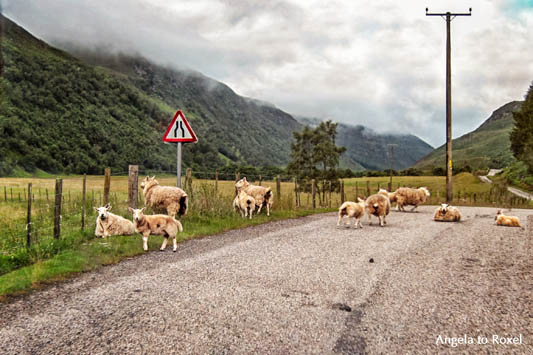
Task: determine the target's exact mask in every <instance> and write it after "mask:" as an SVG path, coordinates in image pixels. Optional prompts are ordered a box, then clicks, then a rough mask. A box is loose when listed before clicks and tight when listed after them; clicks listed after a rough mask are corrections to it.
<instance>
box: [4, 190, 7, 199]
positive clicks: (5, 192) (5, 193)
mask: <svg viewBox="0 0 533 355" xmlns="http://www.w3.org/2000/svg"><path fill="white" fill-rule="evenodd" d="M4 201H6V202H7V187H6V186H4Z"/></svg>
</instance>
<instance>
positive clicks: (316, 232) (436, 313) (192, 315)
mask: <svg viewBox="0 0 533 355" xmlns="http://www.w3.org/2000/svg"><path fill="white" fill-rule="evenodd" d="M434 208H435V207H434V206H422V207H421V208H420V212H419V213H400V212H393V213H391V215H389V217H388V219H387V221H388V224H387V226H386V227H384V228H381V227H378V226H377V225H376V224H374V225H373V226H370V225H368V223H367V221H366V219H365V220H364V224H363V225H364V228H363V229H358V230H354V229H336V228H335V224H336V218H337V217H336V215H335V214H333V213H330V214H322V215H315V216H310V217H305V218H300V219H296V220H286V221H280V222H273V223H269V224H265V225H261V226H256V227H251V228H246V229H240V230H234V231H230V232H227V233H224V234H221V235H216V236H210V237H206V238H203V239H197V240H191V241H187V242H185V243H182V244H180V245H179V248H178V252H176V253H172V252H170V251H169V252H150V253H147V254H145V255H143V256H140V257H136V258H132V259H128V260H126V261H124V262H121V263H119V264H117V265H113V266H109V267H103V268H101V269H99V270H97V271H95V272H88V273H84V274H82V275H80V276H79V277H77V278H76V279H74V280H72V281H70V282H64V283H60V284H58V285H55V286H51V287H49V288H47V289H45V290H43V291H40V292H35V293H33V294H31V295H29V296H26V297H23V298H19V299H17V300H15V301H13V302H12V303H10V304H0V314H1V316H0V349H2V353H5V354H50V353H58V354H59V353H60V354H100V353H120V354H126V353H134V354H141V353H142V354H144V353H150V354H153V353H157V354H170V353H179V354H233V353H237V354H267V353H268V354H332V353H342V354H406V353H413V354H414V353H427V354H436V353H444V352H462V353H480V352H482V353H517V354H520V353H522V354H525V353H528V351H529V350H527V349H530V350H531V344H532V343H533V334H532V332H533V328H532V327H531V319H532V318H531V317H532V316H533V314H532V309H531V305H532V304H533V292H532V288H531V280H532V279H533V258H531V255H532V254H531V245H532V235H533V229H532V223H533V210H516V211H513V214H516V215H518V216H519V217H520V218H521V220H522V223H523V224H524V225H525V226H526V229H522V228H505V227H497V226H495V224H494V215H495V213H496V208H467V207H464V208H461V211H462V212H463V215H464V217H465V220H464V222H462V223H458V224H450V223H438V222H434V221H432V214H433V210H434ZM528 215H530V218H529V221H528V218H527V216H528ZM374 222H375V220H374ZM184 227H185V228H186V227H187V226H186V223H184ZM139 243H141V240H140V237H139ZM348 307H349V308H348ZM348 310H350V311H348ZM463 334H466V335H467V336H472V337H476V338H477V337H478V336H482V337H488V338H489V339H490V341H491V342H492V335H494V334H495V335H498V336H506V337H513V336H516V337H519V336H521V337H522V338H521V339H522V341H523V342H525V343H527V344H529V345H526V344H522V345H507V346H502V345H494V344H491V343H489V344H488V345H482V344H471V345H459V346H458V347H456V348H452V347H450V345H446V344H436V343H437V342H438V339H439V336H440V337H441V338H442V339H445V338H446V337H448V338H451V337H458V336H461V337H462V336H463Z"/></svg>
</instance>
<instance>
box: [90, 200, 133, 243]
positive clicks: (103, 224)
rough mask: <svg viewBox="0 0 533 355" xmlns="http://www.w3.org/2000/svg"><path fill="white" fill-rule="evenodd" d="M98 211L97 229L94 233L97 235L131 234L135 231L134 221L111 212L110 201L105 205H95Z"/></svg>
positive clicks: (104, 236) (103, 236)
mask: <svg viewBox="0 0 533 355" xmlns="http://www.w3.org/2000/svg"><path fill="white" fill-rule="evenodd" d="M94 209H95V211H96V212H98V215H97V216H96V229H95V230H94V234H95V235H96V236H97V237H102V238H106V237H109V236H110V235H131V234H134V233H135V227H134V226H133V223H132V222H131V221H129V220H127V219H126V218H124V217H121V216H118V215H116V214H113V213H111V212H109V211H110V210H111V205H110V204H109V203H108V204H107V205H105V206H103V207H98V208H96V207H94Z"/></svg>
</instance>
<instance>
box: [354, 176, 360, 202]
mask: <svg viewBox="0 0 533 355" xmlns="http://www.w3.org/2000/svg"><path fill="white" fill-rule="evenodd" d="M358 197H359V185H358V184H357V181H356V182H355V199H354V200H355V201H357V198H358Z"/></svg>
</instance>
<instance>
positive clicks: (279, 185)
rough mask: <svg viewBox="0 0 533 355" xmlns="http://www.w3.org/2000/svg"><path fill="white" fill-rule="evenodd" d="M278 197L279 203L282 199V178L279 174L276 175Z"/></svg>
mask: <svg viewBox="0 0 533 355" xmlns="http://www.w3.org/2000/svg"><path fill="white" fill-rule="evenodd" d="M276 197H277V199H278V203H279V202H280V201H281V180H280V177H279V175H278V176H276Z"/></svg>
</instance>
